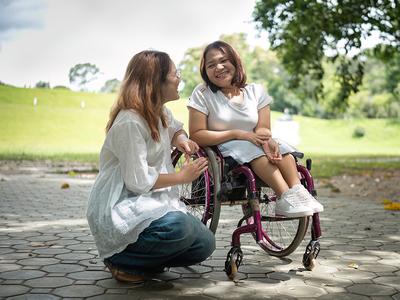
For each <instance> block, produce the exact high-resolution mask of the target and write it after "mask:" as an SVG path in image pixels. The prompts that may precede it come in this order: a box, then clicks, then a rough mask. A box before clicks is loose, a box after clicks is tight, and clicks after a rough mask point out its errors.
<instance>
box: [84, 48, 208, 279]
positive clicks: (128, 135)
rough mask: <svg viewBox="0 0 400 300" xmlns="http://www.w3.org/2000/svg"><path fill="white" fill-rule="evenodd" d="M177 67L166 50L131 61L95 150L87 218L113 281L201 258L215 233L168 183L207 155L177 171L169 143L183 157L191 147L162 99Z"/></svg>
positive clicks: (187, 176)
mask: <svg viewBox="0 0 400 300" xmlns="http://www.w3.org/2000/svg"><path fill="white" fill-rule="evenodd" d="M179 82H180V76H179V73H178V72H177V70H176V67H175V65H174V63H173V62H172V61H171V59H170V58H169V56H168V55H167V54H166V53H163V52H158V51H143V52H140V53H138V54H136V55H135V56H134V57H133V58H132V59H131V61H130V63H129V65H128V67H127V70H126V73H125V78H124V80H123V82H122V86H121V89H120V93H119V97H118V99H117V101H116V103H115V104H114V106H113V108H112V110H111V113H110V120H109V121H108V124H107V127H106V130H107V136H106V139H105V142H104V145H103V147H102V149H101V153H100V170H99V174H98V176H97V178H96V181H95V183H94V186H93V188H92V191H91V193H90V196H89V203H88V209H87V218H88V222H89V225H90V230H91V232H92V234H93V236H94V239H95V242H96V245H97V248H98V251H99V255H100V258H101V259H104V263H105V265H106V266H107V267H108V268H109V269H110V271H111V273H112V275H113V276H114V278H116V279H117V280H120V281H129V282H141V281H143V280H144V278H145V275H146V273H154V272H162V271H163V269H164V268H165V267H173V266H188V265H192V264H196V263H198V262H201V261H203V260H205V259H206V258H207V257H208V256H210V255H211V253H212V252H213V251H214V249H215V238H214V235H213V234H212V232H211V231H209V230H208V229H207V228H206V227H205V226H204V225H203V224H202V223H201V222H200V221H199V220H198V219H197V218H195V217H193V216H191V215H190V214H188V213H187V210H186V207H185V205H184V204H183V203H182V202H181V201H179V197H178V191H177V187H176V186H175V185H177V184H182V183H189V182H191V181H193V180H194V179H196V178H197V177H198V176H200V174H201V173H202V172H204V171H205V170H206V169H207V160H206V159H198V160H196V161H194V162H192V163H190V164H189V163H187V164H186V165H185V166H184V167H183V168H182V169H181V170H180V171H179V172H178V173H175V170H174V168H173V166H172V163H171V155H170V153H171V145H172V146H176V147H178V149H179V150H181V151H182V152H184V153H185V154H186V155H187V156H188V155H190V154H192V153H194V152H195V151H197V150H198V146H197V144H196V143H195V142H193V141H191V140H189V139H188V138H187V135H186V133H185V132H184V131H183V129H182V123H180V122H178V121H177V120H175V119H174V117H173V116H172V114H171V112H170V111H169V110H168V109H167V108H166V107H165V106H164V104H165V103H166V102H168V101H172V100H177V99H179V95H178V92H177V89H178V84H179Z"/></svg>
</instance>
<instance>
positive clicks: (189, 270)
mask: <svg viewBox="0 0 400 300" xmlns="http://www.w3.org/2000/svg"><path fill="white" fill-rule="evenodd" d="M169 270H170V272H174V273H180V274H188V273H209V272H211V271H212V269H211V268H209V267H206V266H201V265H194V266H189V267H174V268H170V269H169Z"/></svg>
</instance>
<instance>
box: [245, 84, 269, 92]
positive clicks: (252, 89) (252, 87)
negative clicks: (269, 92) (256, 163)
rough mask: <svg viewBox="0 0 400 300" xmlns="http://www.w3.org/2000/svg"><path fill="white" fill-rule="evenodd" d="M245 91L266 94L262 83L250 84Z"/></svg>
mask: <svg viewBox="0 0 400 300" xmlns="http://www.w3.org/2000/svg"><path fill="white" fill-rule="evenodd" d="M245 90H247V91H249V92H253V93H255V94H263V93H265V88H264V86H263V85H262V84H261V83H255V82H253V83H249V84H247V85H246V86H245Z"/></svg>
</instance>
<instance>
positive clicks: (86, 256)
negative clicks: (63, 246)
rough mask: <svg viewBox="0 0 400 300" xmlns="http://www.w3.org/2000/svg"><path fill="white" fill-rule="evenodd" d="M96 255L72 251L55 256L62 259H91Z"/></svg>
mask: <svg viewBox="0 0 400 300" xmlns="http://www.w3.org/2000/svg"><path fill="white" fill-rule="evenodd" d="M94 257H95V256H94V255H92V254H87V253H77V252H71V253H67V254H58V255H56V256H55V258H58V259H60V260H84V259H91V258H94Z"/></svg>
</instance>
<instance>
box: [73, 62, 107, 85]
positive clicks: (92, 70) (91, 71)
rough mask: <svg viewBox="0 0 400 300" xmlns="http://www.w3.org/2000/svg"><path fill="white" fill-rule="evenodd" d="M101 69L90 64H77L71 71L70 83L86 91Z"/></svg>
mask: <svg viewBox="0 0 400 300" xmlns="http://www.w3.org/2000/svg"><path fill="white" fill-rule="evenodd" d="M99 72H100V70H99V68H98V67H97V66H96V65H94V64H90V63H84V64H77V65H75V66H73V67H72V68H71V69H70V70H69V82H70V83H71V84H76V85H78V86H79V87H80V88H81V90H85V89H86V87H87V84H88V83H89V82H91V81H93V80H95V79H96V78H97V75H98V74H99Z"/></svg>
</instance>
